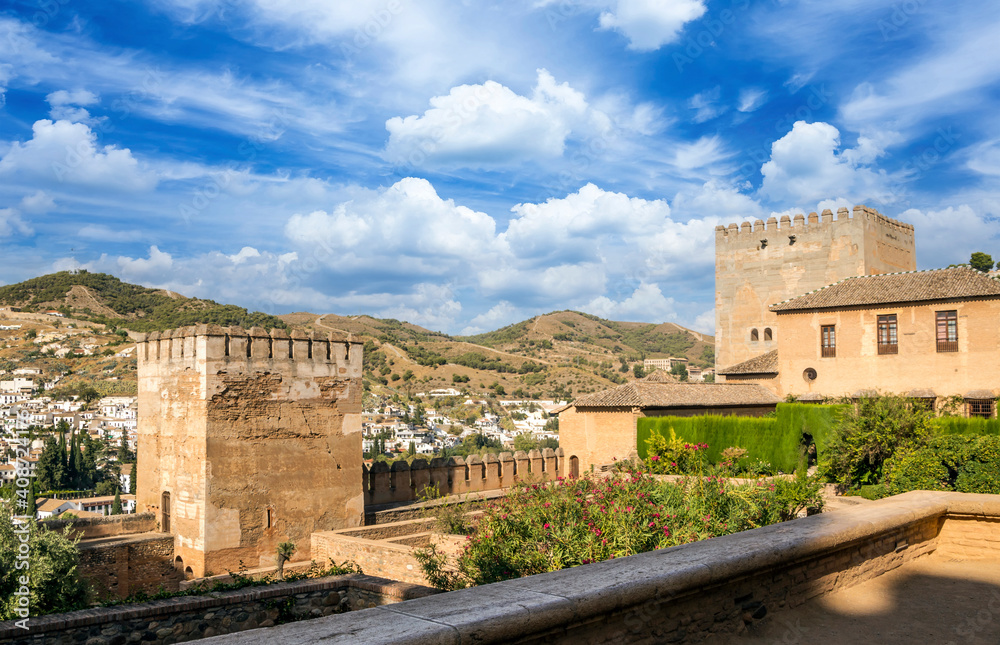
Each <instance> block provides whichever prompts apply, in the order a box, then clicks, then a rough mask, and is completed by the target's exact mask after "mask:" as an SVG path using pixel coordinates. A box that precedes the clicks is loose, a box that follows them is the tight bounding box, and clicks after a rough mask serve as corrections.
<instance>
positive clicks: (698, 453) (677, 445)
mask: <svg viewBox="0 0 1000 645" xmlns="http://www.w3.org/2000/svg"><path fill="white" fill-rule="evenodd" d="M668 432H669V438H668V437H665V436H663V435H662V434H660V432H659V431H657V430H654V431H653V432H652V434H651V435H650V436H649V439H647V440H646V446H647V447H646V453H647V454H648V455H649V457H648V459H647V463H648V464H649V468H650V470H651V471H652V472H654V473H656V474H658V475H681V474H689V473H703V472H704V468H705V459H704V457H705V451H706V450H707V449H708V445H706V444H697V445H696V444H690V443H687V442H686V441H681V440H680V439H678V438H677V433H675V432H674V429H673V428H672V427H671V428H669V430H668Z"/></svg>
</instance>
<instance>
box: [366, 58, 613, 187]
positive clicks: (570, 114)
mask: <svg viewBox="0 0 1000 645" xmlns="http://www.w3.org/2000/svg"><path fill="white" fill-rule="evenodd" d="M430 103H431V108H430V109H429V110H427V111H426V112H424V114H423V115H421V116H418V115H411V116H408V117H405V118H401V117H393V118H391V119H389V120H388V121H386V124H385V127H386V130H388V131H389V141H388V143H387V144H386V150H385V156H386V158H387V159H388V160H389V161H392V162H393V163H397V164H409V165H414V166H422V165H425V164H428V165H451V166H468V167H488V166H495V165H506V164H510V163H517V162H524V161H530V160H533V159H539V158H542V159H545V158H554V157H559V156H561V155H562V154H563V150H564V149H565V146H566V139H567V138H568V137H569V136H570V135H571V134H573V133H574V132H575V133H576V134H578V135H579V134H586V133H587V132H591V131H594V130H595V129H601V128H606V127H608V119H607V116H606V115H603V114H602V113H599V112H596V111H594V110H592V109H591V108H590V107H589V106H588V105H587V101H586V99H585V97H584V96H583V94H581V93H580V92H578V91H576V90H574V89H573V88H571V87H570V86H569V84H567V83H562V84H559V83H557V82H556V80H555V79H554V78H553V77H552V75H551V74H549V73H548V72H547V71H546V70H544V69H540V70H538V82H537V84H536V86H535V88H534V91H533V92H532V95H531V97H530V98H529V97H526V96H521V95H519V94H517V93H515V92H514V91H513V90H511V89H510V88H507V87H505V86H503V85H501V84H500V83H497V82H495V81H486V82H485V83H483V84H481V85H460V86H458V87H454V88H452V90H451V92H449V93H448V95H447V96H436V97H434V98H432V99H431V100H430Z"/></svg>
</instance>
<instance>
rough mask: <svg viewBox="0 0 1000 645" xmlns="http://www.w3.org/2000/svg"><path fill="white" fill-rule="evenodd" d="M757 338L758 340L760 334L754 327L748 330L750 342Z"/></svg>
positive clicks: (755, 340) (754, 341)
mask: <svg viewBox="0 0 1000 645" xmlns="http://www.w3.org/2000/svg"><path fill="white" fill-rule="evenodd" d="M758 340H760V334H759V333H757V330H756V329H751V330H750V342H751V343H756V342H757V341H758Z"/></svg>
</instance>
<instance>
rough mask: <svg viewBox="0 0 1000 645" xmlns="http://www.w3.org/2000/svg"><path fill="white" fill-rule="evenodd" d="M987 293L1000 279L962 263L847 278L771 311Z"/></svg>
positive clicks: (995, 291) (996, 290) (999, 287)
mask: <svg viewBox="0 0 1000 645" xmlns="http://www.w3.org/2000/svg"><path fill="white" fill-rule="evenodd" d="M988 296H1000V280H997V279H996V278H992V277H990V276H989V275H987V274H985V273H982V272H980V271H976V270H975V269H972V268H969V267H966V266H960V267H951V268H948V269H932V270H930V271H908V272H905V273H886V274H882V275H862V276H855V277H853V278H846V279H844V280H841V281H840V282H835V283H834V284H831V285H827V286H825V287H823V288H821V289H817V290H816V291H811V292H809V293H807V294H805V295H802V296H799V297H797V298H792V299H790V300H785V301H784V302H779V303H778V304H775V305H771V311H775V312H778V313H782V312H787V311H801V310H805V309H832V308H838V307H856V306H864V305H883V304H894V303H902V302H925V301H934V300H954V299H957V298H978V297H988Z"/></svg>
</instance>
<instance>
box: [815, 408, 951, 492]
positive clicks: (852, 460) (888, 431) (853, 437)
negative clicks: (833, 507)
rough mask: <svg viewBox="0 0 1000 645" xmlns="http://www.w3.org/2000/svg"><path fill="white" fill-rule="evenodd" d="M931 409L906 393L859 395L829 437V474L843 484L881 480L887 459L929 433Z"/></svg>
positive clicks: (914, 444)
mask: <svg viewBox="0 0 1000 645" xmlns="http://www.w3.org/2000/svg"><path fill="white" fill-rule="evenodd" d="M931 418H932V413H931V412H929V411H928V410H926V409H924V408H923V407H921V406H919V405H913V402H912V401H911V400H910V399H908V398H905V397H901V396H894V395H880V396H874V397H866V398H862V399H860V400H859V401H858V402H857V404H856V405H855V406H853V407H848V408H846V409H845V410H844V411H843V414H842V415H841V418H840V423H839V424H838V425H837V426H836V428H835V429H834V431H833V436H832V437H831V439H830V441H829V447H828V452H829V453H830V458H829V460H828V461H827V462H826V468H827V469H828V472H829V474H830V475H831V476H832V477H833V478H834V479H835V480H836V481H837V482H838V483H840V484H841V485H842V486H845V487H850V488H857V487H859V486H862V485H866V484H877V483H880V482H881V481H882V471H883V466H884V464H885V462H886V460H888V459H891V458H892V457H893V455H895V454H896V453H897V452H904V451H907V450H909V449H912V448H915V447H917V446H919V445H921V444H922V443H923V442H925V441H926V440H927V438H928V437H930V435H931V432H932V428H931Z"/></svg>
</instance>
